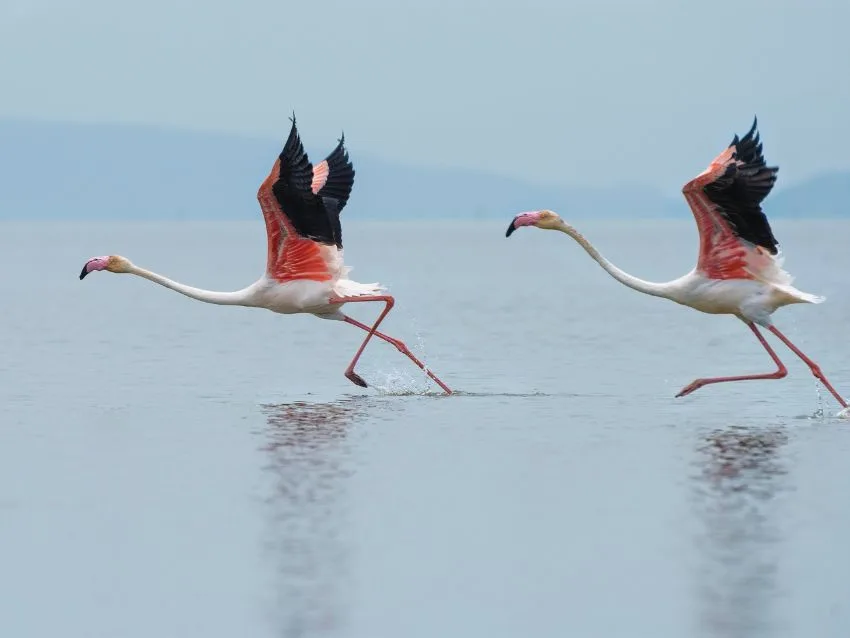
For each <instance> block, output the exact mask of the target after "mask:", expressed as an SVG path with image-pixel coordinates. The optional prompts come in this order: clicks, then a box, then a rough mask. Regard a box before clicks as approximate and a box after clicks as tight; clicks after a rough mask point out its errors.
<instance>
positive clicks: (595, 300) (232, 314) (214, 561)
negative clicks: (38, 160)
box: [0, 210, 850, 638]
mask: <svg viewBox="0 0 850 638" xmlns="http://www.w3.org/2000/svg"><path fill="white" fill-rule="evenodd" d="M684 214H685V215H687V211H686V210H685V213H684ZM508 217H509V215H508V216H507V217H506V218H505V219H504V220H500V221H498V222H478V223H474V224H472V223H469V224H458V225H452V224H448V223H443V224H431V225H426V224H377V223H364V222H358V221H357V220H356V219H351V218H349V219H348V220H347V228H346V238H347V243H346V249H347V257H348V261H349V262H350V263H352V264H353V265H354V266H355V269H354V272H353V276H354V277H355V278H357V279H360V280H361V281H367V282H371V281H375V280H379V281H381V282H382V283H385V284H387V285H388V286H389V287H390V289H391V291H392V292H393V293H394V294H395V295H396V296H397V299H398V304H397V306H396V309H395V310H394V311H393V313H392V314H391V315H390V318H389V320H388V321H387V322H386V323H385V324H384V325H385V326H386V330H387V332H389V333H390V334H393V335H396V336H398V337H400V338H402V339H404V340H406V341H407V342H408V343H409V344H410V345H411V346H414V347H415V350H416V351H418V352H419V353H420V354H422V355H423V356H424V357H425V359H426V360H427V362H428V363H429V364H430V365H431V366H432V367H433V368H434V369H435V370H436V372H437V373H438V374H439V375H441V376H442V377H443V379H444V380H445V381H446V382H447V383H448V384H449V385H450V386H452V387H453V388H454V389H456V390H458V391H459V393H458V395H457V396H454V397H450V398H446V397H440V396H437V395H436V394H434V395H423V392H424V391H426V390H428V389H429V388H432V386H429V385H428V384H427V383H426V382H425V381H424V380H423V377H422V376H421V375H420V374H419V373H418V371H417V370H416V369H415V368H413V367H412V365H409V364H408V362H407V361H406V360H405V359H404V358H403V357H401V355H399V354H398V353H397V352H396V351H395V350H394V349H392V348H391V347H389V346H387V345H385V344H375V345H374V346H370V348H369V350H367V354H366V355H365V358H364V359H363V365H362V368H360V372H361V374H362V375H363V377H364V378H366V379H367V380H370V381H372V382H373V383H374V385H375V387H373V388H370V389H369V390H362V389H360V388H357V387H356V386H354V385H352V384H350V383H349V382H348V381H347V380H346V379H345V378H344V377H343V376H342V373H343V370H344V369H345V367H346V365H347V363H348V361H349V359H350V357H351V356H352V354H353V352H354V350H355V349H356V347H357V345H358V343H359V339H361V334H360V333H359V332H358V331H356V330H355V329H354V328H352V327H350V326H347V325H343V324H338V323H334V322H325V321H320V320H317V319H313V318H311V317H281V316H277V315H274V314H272V313H268V312H265V311H261V310H250V309H243V308H218V307H214V306H208V305H204V304H200V303H198V302H195V301H190V300H188V299H186V298H183V297H181V296H179V295H176V294H174V293H172V292H169V291H167V290H164V289H162V288H159V287H157V286H155V285H153V284H151V283H149V282H146V281H143V280H139V279H135V278H130V277H125V276H120V277H119V276H115V275H110V274H103V273H96V274H94V275H92V276H91V277H89V278H87V279H86V280H85V281H84V282H80V281H78V279H77V275H78V274H79V271H80V268H81V267H82V265H83V263H84V261H85V260H86V259H87V258H88V257H90V256H93V255H100V254H104V253H110V252H111V253H120V254H124V255H126V256H128V257H130V258H131V259H133V260H134V261H135V262H136V263H138V264H139V265H143V266H146V267H149V268H151V269H154V270H157V271H159V272H162V273H163V274H166V275H169V276H171V277H174V278H177V279H180V280H182V281H185V282H187V283H192V284H194V285H198V286H202V287H208V288H216V289H236V288H239V287H242V286H243V285H245V284H247V283H250V282H251V281H253V280H254V279H255V278H256V277H257V275H258V273H259V272H261V270H262V268H263V266H264V261H265V255H264V241H265V239H264V235H263V229H262V226H261V224H260V223H244V224H209V225H188V224H186V225H181V224H166V225H155V224H150V225H141V224H140V225H131V224H126V225H122V224H115V225H102V224H88V225H85V224H79V225H70V224H66V225H23V224H6V225H3V226H2V232H0V269H2V272H3V273H4V275H3V276H2V277H0V286H2V293H3V299H5V300H6V303H5V304H4V306H3V312H2V314H0V330H2V334H3V348H2V357H0V398H2V401H0V416H1V417H2V427H0V436H2V438H0V566H2V571H0V574H2V575H0V635H2V636H10V637H11V636H14V637H21V638H23V637H29V636H36V637H41V636H44V637H48V636H50V637H52V636H64V637H67V638H77V637H80V638H83V637H85V638H89V637H101V636H102V637H109V638H114V637H116V636H121V637H122V638H135V637H139V638H149V637H151V636H157V637H163V638H165V637H181V638H182V637H186V636H204V637H205V638H217V637H232V636H251V637H258V638H262V637H266V636H268V637H271V636H286V637H297V636H304V637H308V636H339V637H345V638H378V637H381V638H383V637H386V638H398V637H402V636H403V637H405V638H407V637H410V638H418V637H422V638H433V637H435V636H458V637H467V636H475V637H478V636H480V637H487V638H502V637H506V638H507V637H511V638H513V637H525V636H534V637H549V636H551V637H559V638H560V637H563V636H581V637H585V636H587V637H597V636H598V637H604V638H608V637H621V636H622V637H633V636H653V637H654V638H666V637H669V638H683V637H687V638H690V637H694V638H703V637H715V636H716V637H723V638H725V637H730V638H731V637H762V636H764V637H767V636H769V637H800V638H811V637H813V636H817V637H818V638H827V637H832V636H835V637H839V636H840V637H842V638H843V637H845V636H847V635H850V594H848V593H847V582H846V581H847V573H848V571H850V499H848V493H850V471H848V458H850V423H847V422H846V421H844V422H842V421H840V420H837V419H835V418H832V416H831V415H834V414H835V413H836V412H837V411H838V407H837V405H836V404H835V403H834V402H832V401H831V399H830V400H829V401H827V400H826V399H827V398H828V397H827V395H825V394H819V391H818V386H817V385H816V383H815V381H814V379H813V378H812V377H811V375H810V374H809V372H808V369H807V368H806V367H805V366H804V365H803V364H802V363H801V362H799V361H798V360H796V359H795V358H794V357H793V355H792V354H790V353H788V352H787V351H786V350H784V349H780V348H781V344H779V345H778V346H777V351H778V352H779V353H780V356H782V357H783V359H784V360H785V362H786V364H787V365H788V368H789V371H790V375H789V376H788V377H787V378H786V379H784V380H782V381H765V382H749V383H738V384H729V385H726V386H725V387H724V386H714V387H708V388H704V389H702V390H700V391H698V392H696V393H695V394H693V395H691V396H690V397H687V398H685V399H679V400H675V399H674V398H673V396H674V395H675V393H676V392H677V391H678V390H679V389H680V388H681V387H682V386H684V385H685V384H687V383H689V382H690V381H691V380H693V379H694V378H696V377H698V376H709V375H714V374H740V373H746V372H762V371H765V372H766V371H769V370H771V363H770V360H769V358H768V357H767V355H766V354H765V353H764V351H763V350H762V349H761V347H760V346H759V344H758V343H757V342H756V340H755V339H754V338H753V337H752V335H751V334H750V333H749V331H748V330H746V328H745V327H744V326H743V325H742V324H740V322H738V321H736V320H734V319H731V318H725V317H711V316H707V315H701V314H699V313H696V312H694V311H691V310H689V309H686V308H682V307H680V306H677V305H675V304H673V303H670V302H665V301H662V300H658V299H652V298H648V297H643V296H641V295H639V294H637V293H634V292H632V291H630V290H627V289H625V288H623V287H622V286H620V285H619V284H617V283H616V282H614V281H613V280H611V279H610V278H609V277H608V275H606V274H605V273H604V272H603V271H602V270H601V269H600V268H599V267H598V266H597V265H596V264H595V263H593V262H592V261H591V260H590V259H589V258H588V257H587V255H586V254H584V252H582V251H581V250H580V249H579V247H578V246H576V245H575V244H574V243H572V242H571V241H570V240H569V239H568V238H566V237H564V236H563V235H559V234H555V233H544V232H541V231H536V230H527V229H526V230H522V231H521V232H518V233H517V234H516V235H514V236H513V237H511V238H510V239H505V238H504V230H505V227H506V226H507V223H508ZM577 225H578V226H579V227H580V228H581V229H582V230H584V231H585V232H586V234H587V235H588V237H589V238H590V239H591V240H592V241H594V242H595V243H596V244H597V245H598V246H599V247H600V249H601V250H602V251H603V252H604V253H606V254H607V255H608V256H609V257H610V258H611V259H612V260H613V261H615V263H617V264H618V265H620V266H621V267H623V268H625V269H626V270H630V271H632V272H634V273H635V274H637V275H638V276H642V277H645V278H648V279H656V280H666V279H671V278H673V277H676V276H679V275H681V274H683V273H684V272H686V271H687V270H688V269H689V268H690V267H691V265H692V264H693V263H694V260H695V257H696V247H697V237H696V232H695V228H694V225H693V221H692V220H691V219H689V218H688V219H683V220H682V222H681V223H670V222H650V223H641V224H638V223H607V224H601V223H593V222H587V223H579V222H577ZM775 230H776V232H777V235H778V236H779V238H780V240H782V242H783V246H784V249H785V252H786V254H787V256H788V261H787V262H786V265H787V267H788V268H789V270H791V272H793V273H794V274H795V275H796V276H797V284H798V285H799V286H800V287H801V288H802V289H803V290H806V291H809V292H813V293H818V294H824V295H826V296H827V297H828V300H827V303H825V304H823V305H821V306H797V307H794V308H788V309H784V310H780V311H779V312H778V313H777V315H776V318H777V321H778V325H779V326H780V327H781V328H783V329H784V330H785V332H786V334H788V335H789V337H790V338H791V339H793V340H796V342H797V344H798V345H799V346H800V347H801V348H802V349H803V350H805V351H807V352H808V353H809V354H810V355H811V356H812V357H813V358H814V359H815V360H817V361H818V362H819V363H820V364H821V366H822V367H823V369H824V371H825V372H826V373H827V375H828V376H830V377H831V379H832V380H833V382H834V383H835V385H836V386H837V387H838V388H839V390H840V391H843V392H844V393H845V394H850V346H848V345H847V344H848V341H847V338H846V334H845V330H846V329H847V326H848V319H850V286H848V285H847V281H848V274H847V273H848V272H850V255H848V252H847V250H846V237H847V236H848V233H850V224H847V223H845V224H839V223H836V222H829V223H827V222H820V223H780V222H777V223H776V224H775ZM376 311H377V308H374V309H369V308H366V307H360V308H354V307H352V308H351V312H352V314H354V315H355V316H357V317H361V318H370V317H373V316H375V314H376ZM432 389H433V388H432ZM821 412H823V413H824V414H825V416H820V414H821Z"/></svg>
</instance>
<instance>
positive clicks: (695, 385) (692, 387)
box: [676, 379, 705, 399]
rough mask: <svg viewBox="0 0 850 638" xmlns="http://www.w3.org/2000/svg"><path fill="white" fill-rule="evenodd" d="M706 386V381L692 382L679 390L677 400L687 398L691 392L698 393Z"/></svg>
mask: <svg viewBox="0 0 850 638" xmlns="http://www.w3.org/2000/svg"><path fill="white" fill-rule="evenodd" d="M704 385H705V379H697V380H696V381H692V382H691V383H689V384H688V385H686V386H685V387H684V388H682V389H681V390H679V394H677V395H676V398H677V399H678V398H679V397H686V396H688V395H689V394H690V393H691V392H696V391H697V390H699V389H700V388H701V387H702V386H704Z"/></svg>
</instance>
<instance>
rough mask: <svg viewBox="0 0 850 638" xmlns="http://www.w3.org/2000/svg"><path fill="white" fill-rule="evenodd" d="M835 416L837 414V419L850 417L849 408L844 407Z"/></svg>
mask: <svg viewBox="0 0 850 638" xmlns="http://www.w3.org/2000/svg"><path fill="white" fill-rule="evenodd" d="M835 416H837V417H838V418H839V419H850V408H844V409H843V410H841V412H839V413H838V414H836V415H835Z"/></svg>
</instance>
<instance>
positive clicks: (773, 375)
mask: <svg viewBox="0 0 850 638" xmlns="http://www.w3.org/2000/svg"><path fill="white" fill-rule="evenodd" d="M747 325H748V326H749V327H750V330H752V331H753V333H754V334H755V335H756V337H757V338H758V340H759V342H760V343H761V345H763V346H764V349H765V350H767V354H769V355H770V358H771V359H773V362H774V363H775V364H776V367H777V370H776V372H768V373H767V374H747V375H743V376H739V377H713V378H710V379H697V380H696V381H694V382H693V383H691V384H690V385H687V386H685V387H684V388H682V390H681V392H679V394H677V395H676V397H677V398H678V397H683V396H686V395H688V394H690V393H691V392H694V391H695V390H699V389H700V388H701V387H702V386H704V385H709V384H710V383H723V382H725V381H749V380H751V379H781V378H782V377H784V376H785V375H787V374H788V370H786V369H785V366H784V365H783V363H782V362H781V361H780V360H779V357H777V356H776V353H775V352H774V351H773V348H771V347H770V344H769V343H768V342H767V341H765V339H764V336H763V335H762V334H761V333H760V332H759V330H758V328H756V326H755V324H754V323H750V322H748V323H747Z"/></svg>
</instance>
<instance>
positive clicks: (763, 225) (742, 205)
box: [703, 118, 779, 255]
mask: <svg viewBox="0 0 850 638" xmlns="http://www.w3.org/2000/svg"><path fill="white" fill-rule="evenodd" d="M757 124H758V120H757V119H755V118H754V119H753V126H752V128H751V129H750V131H749V132H748V133H747V134H746V135H745V136H744V137H743V138H742V139H738V136H737V135H736V136H735V138H734V139H733V140H732V143H731V144H730V145H729V146H730V147H731V148H733V149H734V150H733V155H732V156H733V158H735V159H736V160H738V161H740V162H743V164H742V165H738V164H737V163H732V164H730V165H729V167H728V168H727V169H726V172H725V173H724V174H723V175H722V176H721V177H719V178H718V179H716V180H715V181H714V182H712V183H711V184H708V185H707V186H705V187H704V188H703V191H704V192H705V194H706V196H707V197H708V198H709V199H710V200H711V201H712V202H713V203H714V204H715V206H716V210H717V212H718V213H719V214H720V215H721V216H723V218H724V219H725V220H726V221H727V222H728V224H729V227H730V228H731V230H732V232H733V233H735V235H736V236H738V237H740V238H741V239H744V240H746V241H748V242H750V243H753V244H755V245H756V246H761V247H762V248H765V249H766V250H767V251H768V252H770V254H772V255H775V254H776V253H777V252H778V246H779V242H777V241H776V238H775V237H774V235H773V230H772V229H771V228H770V223H769V222H768V220H767V216H766V215H765V214H764V211H763V210H762V208H761V203H762V202H763V201H764V199H765V198H766V197H767V196H768V195H769V194H770V191H771V190H772V189H773V185H774V184H775V183H776V175H777V172H778V171H779V167H777V166H767V164H766V163H765V159H764V155H763V154H762V144H761V141H760V139H759V134H758V131H757Z"/></svg>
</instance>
